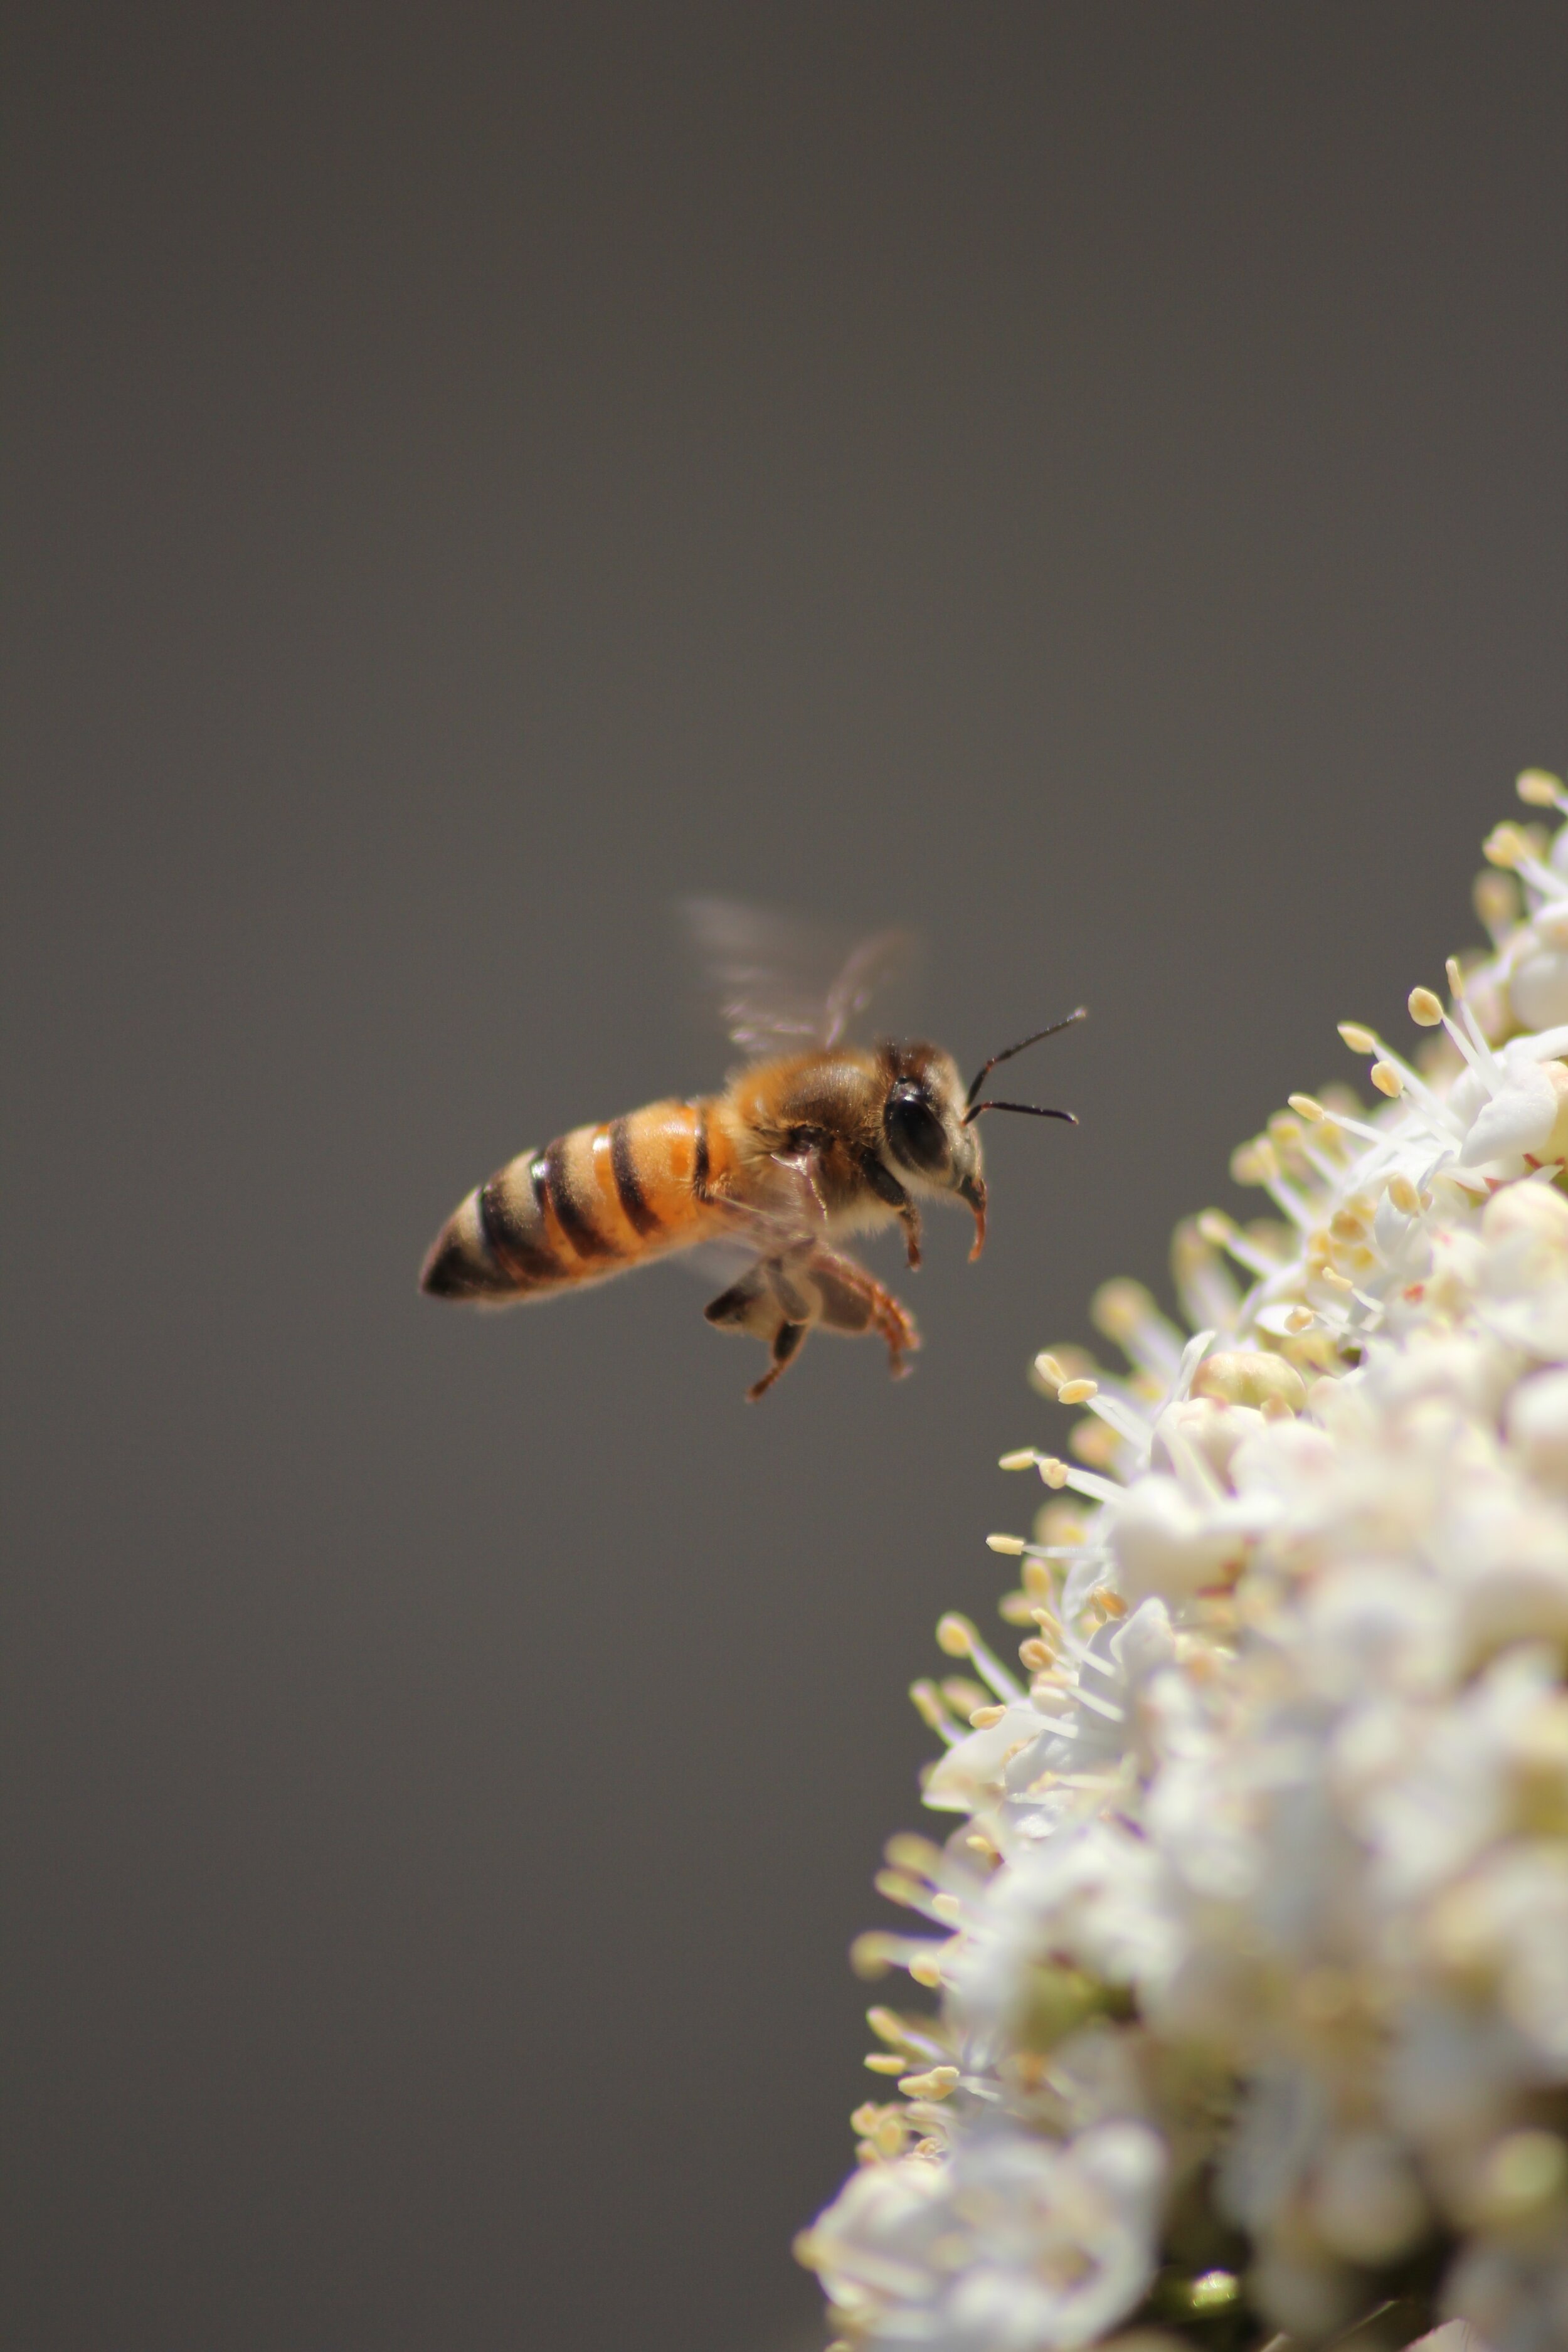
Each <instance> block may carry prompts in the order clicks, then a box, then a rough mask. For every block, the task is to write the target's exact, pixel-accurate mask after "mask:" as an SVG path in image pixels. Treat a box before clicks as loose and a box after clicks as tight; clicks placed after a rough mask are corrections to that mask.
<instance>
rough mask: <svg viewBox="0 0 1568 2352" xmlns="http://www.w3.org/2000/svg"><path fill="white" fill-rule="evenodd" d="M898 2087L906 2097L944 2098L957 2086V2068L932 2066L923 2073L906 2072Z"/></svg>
mask: <svg viewBox="0 0 1568 2352" xmlns="http://www.w3.org/2000/svg"><path fill="white" fill-rule="evenodd" d="M899 2088H900V2091H902V2093H903V2095H904V2096H905V2098H906V2099H945V2098H947V2097H949V2096H950V2095H952V2092H954V2091H955V2090H956V2089H957V2088H958V2069H957V2067H956V2066H932V2067H931V2068H930V2069H929V2070H928V2072H927V2073H925V2074H906V2075H905V2076H904V2079H903V2081H902V2082H901V2083H900V2084H899Z"/></svg>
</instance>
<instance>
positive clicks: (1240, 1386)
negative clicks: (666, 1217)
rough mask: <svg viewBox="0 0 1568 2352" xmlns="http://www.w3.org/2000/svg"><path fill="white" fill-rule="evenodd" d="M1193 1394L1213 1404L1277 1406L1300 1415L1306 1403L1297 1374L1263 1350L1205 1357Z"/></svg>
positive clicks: (1245, 1349)
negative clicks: (1213, 1402) (1210, 1400)
mask: <svg viewBox="0 0 1568 2352" xmlns="http://www.w3.org/2000/svg"><path fill="white" fill-rule="evenodd" d="M1193 1394H1194V1396H1205V1397H1211V1398H1213V1399H1214V1401H1215V1403H1217V1404H1244V1405H1254V1406H1259V1407H1261V1406H1267V1405H1270V1404H1273V1405H1278V1406H1279V1407H1281V1408H1282V1409H1283V1410H1285V1411H1286V1412H1300V1410H1301V1408H1302V1406H1303V1405H1304V1404H1305V1403H1306V1402H1307V1391H1306V1386H1305V1384H1304V1382H1303V1381H1302V1379H1301V1375H1300V1372H1299V1371H1297V1370H1296V1368H1295V1366H1294V1365H1293V1364H1288V1363H1287V1362H1286V1361H1285V1359H1284V1357H1283V1356H1276V1355H1274V1354H1273V1353H1271V1352H1270V1351H1269V1350H1268V1349H1263V1348H1242V1349H1236V1350H1235V1351H1234V1352H1225V1351H1222V1352H1221V1353H1220V1354H1218V1355H1214V1356H1208V1357H1205V1360H1204V1361H1203V1362H1202V1363H1201V1364H1200V1365H1199V1366H1198V1369H1197V1372H1196V1374H1195V1375H1194V1380H1193Z"/></svg>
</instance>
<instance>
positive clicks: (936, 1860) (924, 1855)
mask: <svg viewBox="0 0 1568 2352" xmlns="http://www.w3.org/2000/svg"><path fill="white" fill-rule="evenodd" d="M882 1852H883V1853H885V1854H886V1855H887V1857H888V1860H889V1862H890V1863H891V1864H893V1866H894V1868H895V1869H896V1870H912V1871H913V1872H914V1874H915V1875H916V1876H917V1877H925V1878H929V1877H931V1874H932V1873H933V1872H934V1871H938V1870H940V1869H941V1868H942V1848H941V1846H939V1845H937V1844H935V1843H933V1842H932V1841H931V1839H930V1838H928V1837H921V1834H920V1832H919V1831H918V1830H895V1831H894V1832H893V1834H892V1836H891V1837H890V1838H889V1840H888V1843H887V1844H886V1845H885V1846H884V1847H883V1848H882Z"/></svg>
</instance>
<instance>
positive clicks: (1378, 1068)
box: [1367, 1062, 1405, 1102]
mask: <svg viewBox="0 0 1568 2352" xmlns="http://www.w3.org/2000/svg"><path fill="white" fill-rule="evenodd" d="M1367 1076H1369V1077H1370V1078H1371V1080H1372V1082H1373V1086H1374V1087H1376V1088H1377V1091H1378V1093H1379V1094H1380V1095H1387V1096H1388V1097H1389V1098H1390V1100H1391V1101H1394V1102H1397V1101H1398V1099H1399V1097H1400V1096H1401V1095H1402V1094H1403V1093H1404V1092H1405V1080H1404V1077H1403V1076H1401V1074H1400V1072H1399V1071H1398V1070H1396V1069H1395V1068H1394V1064H1393V1063H1392V1062H1374V1063H1373V1066H1372V1067H1371V1069H1370V1070H1369V1071H1368V1072H1367Z"/></svg>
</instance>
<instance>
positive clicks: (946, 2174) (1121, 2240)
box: [799, 2124, 1164, 2352]
mask: <svg viewBox="0 0 1568 2352" xmlns="http://www.w3.org/2000/svg"><path fill="white" fill-rule="evenodd" d="M1163 2173H1164V2152H1163V2147H1162V2146H1161V2143H1160V2140H1159V2137H1158V2136H1157V2135H1156V2134H1155V2133H1153V2132H1152V2131H1149V2130H1146V2129H1144V2128H1143V2127H1142V2126H1139V2125H1136V2124H1108V2125H1102V2126H1099V2127H1097V2128H1095V2129H1093V2130H1090V2131H1087V2132H1085V2133H1083V2134H1082V2135H1081V2136H1080V2137H1079V2138H1078V2139H1076V2140H1073V2141H1071V2142H1070V2143H1068V2145H1067V2146H1065V2147H1053V2146H1051V2145H1049V2144H1048V2143H1047V2142H1045V2141H1042V2140H1039V2139H1037V2138H1034V2137H1028V2136H1026V2135H1025V2134H1023V2133H1020V2132H1015V2131H1007V2130H995V2129H990V2128H984V2127H983V2128H981V2129H979V2130H977V2131H976V2132H975V2134H974V2136H973V2138H971V2139H970V2140H968V2141H967V2142H966V2143H965V2144H964V2145H963V2148H962V2149H961V2150H960V2151H959V2152H958V2153H957V2154H956V2155H955V2156H954V2157H953V2158H952V2160H951V2161H950V2162H949V2163H948V2164H947V2165H945V2166H942V2167H939V2166H937V2165H935V2164H933V2163H931V2161H929V2160H928V2159H927V2158H921V2157H905V2158H901V2159H900V2160H899V2161H898V2162H897V2163H895V2164H891V2165H886V2166H876V2167H872V2168H868V2169H865V2170H862V2171H861V2172H859V2173H858V2174H857V2175H856V2176H855V2178H854V2179H852V2180H851V2181H850V2182H849V2184H848V2186H847V2189H845V2192H844V2194H843V2196H842V2197H841V2198H840V2199H839V2200H838V2202H837V2205H836V2206H834V2207H833V2208H832V2210H830V2211H829V2212H827V2213H826V2214H825V2215H824V2216H823V2217H822V2219H821V2220H820V2221H818V2222H816V2225H815V2227H814V2228H813V2229H812V2230H811V2231H809V2232H808V2233H807V2235H806V2238H805V2241H804V2242H802V2243H801V2245H800V2248H799V2251H800V2252H801V2254H802V2256H803V2258H804V2259H805V2260H807V2261H809V2262H810V2263H811V2264H812V2266H813V2267H814V2268H815V2269H816V2270H817V2271H819V2272H820V2273H821V2275H822V2278H823V2281H824V2284H826V2288H827V2291H828V2294H829V2295H830V2296H831V2297H832V2300H833V2303H834V2305H835V2315H836V2316H837V2318H838V2319H839V2320H840V2321H842V2322H845V2323H847V2324H849V2325H852V2326H856V2327H857V2328H858V2331H859V2332H860V2333H861V2334H862V2335H863V2336H865V2338H866V2340H868V2341H869V2342H871V2343H875V2344H885V2345H916V2344H918V2345H921V2346H924V2347H930V2352H1077V2347H1079V2346H1082V2345H1089V2344H1093V2343H1095V2342H1097V2341H1099V2340H1100V2338H1101V2337H1102V2336H1104V2335H1105V2334H1106V2332H1107V2330H1108V2329H1110V2327H1112V2326H1115V2324H1116V2322H1117V2321H1118V2320H1120V2319H1121V2318H1122V2317H1124V2316H1125V2315H1126V2314H1127V2313H1128V2312H1129V2311H1131V2309H1132V2308H1133V2307H1134V2305H1136V2304H1137V2303H1138V2302H1139V2300H1140V2298H1141V2297H1142V2294H1143V2292H1144V2290H1145V2288H1146V2287H1147V2286H1148V2284H1149V2281H1150V2279H1151V2278H1152V2274H1153V2268H1154V2259H1155V2253H1154V2231H1155V2224H1156V2220H1157V2215H1158V2208H1159V2199H1160V2189H1161V2186H1162V2182H1163Z"/></svg>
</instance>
